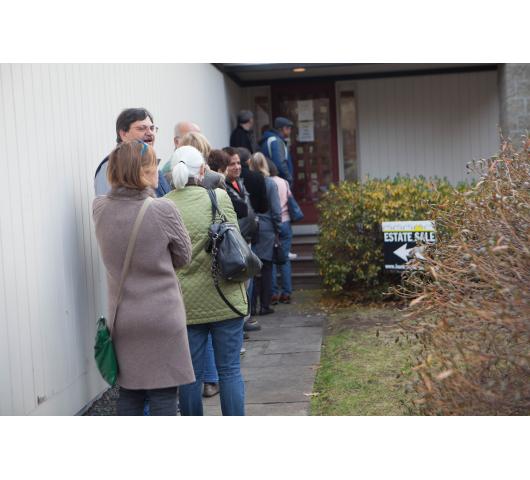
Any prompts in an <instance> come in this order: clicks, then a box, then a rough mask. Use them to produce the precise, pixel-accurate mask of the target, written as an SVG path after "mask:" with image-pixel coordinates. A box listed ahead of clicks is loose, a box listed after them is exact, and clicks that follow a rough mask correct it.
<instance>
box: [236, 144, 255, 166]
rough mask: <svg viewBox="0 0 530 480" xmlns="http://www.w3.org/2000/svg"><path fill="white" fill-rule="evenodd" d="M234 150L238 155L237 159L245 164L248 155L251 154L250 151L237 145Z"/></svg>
mask: <svg viewBox="0 0 530 480" xmlns="http://www.w3.org/2000/svg"><path fill="white" fill-rule="evenodd" d="M236 150H237V154H238V155H239V159H240V160H241V163H242V164H243V163H244V164H245V165H246V164H247V162H248V159H249V158H250V155H252V154H251V153H250V150H249V149H248V148H245V147H237V148H236Z"/></svg>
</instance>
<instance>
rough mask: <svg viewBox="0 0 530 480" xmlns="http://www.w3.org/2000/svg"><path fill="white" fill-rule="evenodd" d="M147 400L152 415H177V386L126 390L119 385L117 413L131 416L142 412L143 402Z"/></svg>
mask: <svg viewBox="0 0 530 480" xmlns="http://www.w3.org/2000/svg"><path fill="white" fill-rule="evenodd" d="M146 399H147V400H148V401H149V414H150V415H152V416H155V415H158V416H168V417H174V416H175V415H177V387H169V388H154V389H152V390H128V389H127V388H123V387H120V396H119V397H118V404H117V410H118V415H121V416H133V415H143V414H144V403H145V401H146Z"/></svg>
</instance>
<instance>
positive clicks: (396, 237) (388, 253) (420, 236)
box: [383, 220, 436, 270]
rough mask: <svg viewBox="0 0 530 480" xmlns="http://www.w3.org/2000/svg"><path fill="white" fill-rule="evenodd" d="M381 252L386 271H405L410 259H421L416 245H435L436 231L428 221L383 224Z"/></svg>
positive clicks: (419, 247)
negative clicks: (382, 252) (383, 256)
mask: <svg viewBox="0 0 530 480" xmlns="http://www.w3.org/2000/svg"><path fill="white" fill-rule="evenodd" d="M383 240H384V243H383V245H384V246H383V251H384V255H385V269H386V270H407V269H410V268H411V267H410V266H408V265H407V263H408V262H409V260H411V259H412V258H419V259H423V256H422V255H421V250H422V248H423V247H422V246H421V245H419V246H418V243H435V242H436V231H435V229H434V222H431V221H430V220H421V221H408V222H383Z"/></svg>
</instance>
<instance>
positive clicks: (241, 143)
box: [230, 125, 258, 153]
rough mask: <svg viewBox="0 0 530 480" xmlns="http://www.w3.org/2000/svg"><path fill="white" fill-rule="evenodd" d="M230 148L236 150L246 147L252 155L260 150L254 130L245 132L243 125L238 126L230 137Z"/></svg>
mask: <svg viewBox="0 0 530 480" xmlns="http://www.w3.org/2000/svg"><path fill="white" fill-rule="evenodd" d="M230 146H231V147H234V148H238V147H244V148H246V149H247V150H248V151H249V152H250V153H254V152H256V151H257V150H258V144H257V143H256V140H255V138H254V132H253V131H252V130H249V131H247V130H245V129H244V128H243V127H242V126H241V125H238V126H237V127H236V128H235V130H234V131H233V132H232V135H230Z"/></svg>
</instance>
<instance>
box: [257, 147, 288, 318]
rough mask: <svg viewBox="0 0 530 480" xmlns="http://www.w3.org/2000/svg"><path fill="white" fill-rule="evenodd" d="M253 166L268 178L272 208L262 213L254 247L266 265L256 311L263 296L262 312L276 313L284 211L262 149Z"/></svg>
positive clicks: (263, 267) (266, 313)
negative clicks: (276, 253) (276, 260)
mask: <svg viewBox="0 0 530 480" xmlns="http://www.w3.org/2000/svg"><path fill="white" fill-rule="evenodd" d="M250 168H251V169H252V170H253V171H255V172H258V173H259V174H260V175H262V176H263V177H264V179H265V186H266V188H267V198H268V200H269V205H270V208H269V210H268V211H267V212H266V213H260V214H259V215H258V217H259V235H258V241H257V242H256V243H254V244H253V245H252V250H253V251H254V253H255V254H256V255H257V256H258V257H259V259H260V260H261V262H262V264H263V266H262V268H261V278H260V281H259V282H257V284H256V285H254V288H253V292H252V304H251V305H252V311H253V312H254V314H256V313H258V310H257V301H258V296H259V301H260V309H259V315H268V314H269V313H274V310H273V309H272V308H270V304H271V298H272V259H273V250H274V244H275V242H276V241H277V240H278V238H279V236H280V231H281V225H282V213H281V205H280V196H279V194H278V187H277V185H276V183H275V182H274V180H272V178H270V172H269V167H268V164H267V158H266V157H265V155H263V154H262V153H261V152H257V153H255V154H254V155H252V157H250Z"/></svg>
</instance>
